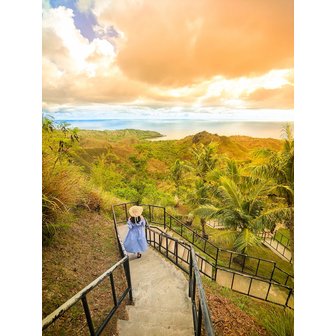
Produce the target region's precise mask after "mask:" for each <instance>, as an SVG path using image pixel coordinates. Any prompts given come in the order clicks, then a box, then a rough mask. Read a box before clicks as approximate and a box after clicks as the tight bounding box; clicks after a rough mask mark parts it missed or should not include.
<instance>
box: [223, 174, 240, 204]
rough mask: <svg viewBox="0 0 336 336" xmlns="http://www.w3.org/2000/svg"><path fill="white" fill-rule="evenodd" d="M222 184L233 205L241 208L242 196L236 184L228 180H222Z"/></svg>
mask: <svg viewBox="0 0 336 336" xmlns="http://www.w3.org/2000/svg"><path fill="white" fill-rule="evenodd" d="M221 184H222V186H223V188H224V189H225V191H226V195H227V196H228V198H229V199H230V200H231V203H233V204H235V206H236V207H237V208H240V207H241V194H240V191H239V188H238V186H237V185H236V184H235V182H234V181H232V180H230V179H228V178H222V179H221Z"/></svg>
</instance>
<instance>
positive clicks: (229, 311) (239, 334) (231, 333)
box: [207, 293, 268, 336]
mask: <svg viewBox="0 0 336 336" xmlns="http://www.w3.org/2000/svg"><path fill="white" fill-rule="evenodd" d="M207 300H208V306H209V310H210V314H211V319H212V322H213V326H214V329H215V334H216V336H221V335H225V336H252V335H262V336H264V335H265V336H266V335H268V334H267V331H266V330H265V329H264V328H263V327H261V326H260V325H259V324H258V323H257V322H256V321H255V320H254V319H253V318H252V317H251V316H249V315H248V314H246V313H245V312H243V311H242V310H240V309H239V308H238V307H237V306H236V305H234V304H233V303H232V302H231V301H230V300H229V299H227V298H223V297H220V296H218V295H214V294H211V293H207Z"/></svg>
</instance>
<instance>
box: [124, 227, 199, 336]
mask: <svg viewBox="0 0 336 336" xmlns="http://www.w3.org/2000/svg"><path fill="white" fill-rule="evenodd" d="M127 230H128V228H127V226H126V225H123V226H119V232H120V235H121V238H122V239H124V237H125V236H126V234H127ZM130 261H131V262H130V268H131V280H132V287H133V299H134V305H133V306H131V305H129V306H127V307H126V309H127V310H128V314H129V320H118V331H119V335H120V336H128V335H130V336H134V335H137V336H161V335H162V336H173V335H176V336H189V335H190V336H191V335H193V320H192V305H191V300H190V299H189V297H188V281H187V279H186V278H185V276H184V275H183V272H182V271H181V270H179V269H178V268H177V267H176V266H174V265H173V264H172V263H171V262H170V261H168V260H165V259H164V257H162V256H160V255H159V254H158V253H157V252H156V251H155V250H154V249H153V248H149V249H148V250H147V251H146V252H144V253H143V254H142V257H141V258H140V259H137V258H136V257H135V255H134V254H130Z"/></svg>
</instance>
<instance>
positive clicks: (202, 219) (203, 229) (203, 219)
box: [201, 218, 208, 238]
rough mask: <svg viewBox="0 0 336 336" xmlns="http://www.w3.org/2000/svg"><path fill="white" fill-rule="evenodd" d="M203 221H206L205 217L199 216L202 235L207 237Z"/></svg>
mask: <svg viewBox="0 0 336 336" xmlns="http://www.w3.org/2000/svg"><path fill="white" fill-rule="evenodd" d="M205 223H206V219H205V218H201V225H202V237H203V238H208V235H207V234H206V233H205Z"/></svg>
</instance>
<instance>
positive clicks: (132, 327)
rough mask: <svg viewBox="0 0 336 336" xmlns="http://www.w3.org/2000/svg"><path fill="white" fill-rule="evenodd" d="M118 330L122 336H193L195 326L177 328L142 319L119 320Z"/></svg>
mask: <svg viewBox="0 0 336 336" xmlns="http://www.w3.org/2000/svg"><path fill="white" fill-rule="evenodd" d="M118 332H119V335H122V336H134V335H136V336H192V335H194V329H193V328H176V327H169V326H167V327H166V326H164V325H162V326H158V325H153V324H150V323H143V321H141V320H137V321H125V320H118Z"/></svg>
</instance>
